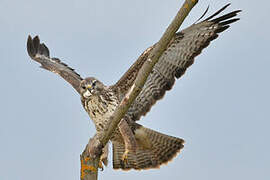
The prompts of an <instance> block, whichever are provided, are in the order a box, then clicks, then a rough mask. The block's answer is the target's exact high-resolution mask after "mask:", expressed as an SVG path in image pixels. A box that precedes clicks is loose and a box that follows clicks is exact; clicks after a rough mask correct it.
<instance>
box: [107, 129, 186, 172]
mask: <svg viewBox="0 0 270 180" xmlns="http://www.w3.org/2000/svg"><path fill="white" fill-rule="evenodd" d="M135 138H136V141H137V148H136V152H129V153H128V156H127V159H126V161H125V163H123V161H122V156H123V153H124V152H125V144H124V143H119V142H116V141H113V142H112V144H113V168H114V169H123V170H129V169H136V170H141V169H152V168H159V166H160V165H162V164H164V163H167V162H168V161H170V160H171V159H173V158H174V157H175V156H176V155H177V153H178V152H179V151H180V150H181V149H182V148H183V147H184V145H183V144H184V140H183V139H180V138H177V137H173V136H168V135H165V134H162V133H159V132H157V131H154V130H151V129H148V128H145V127H143V126H140V127H139V128H138V129H136V130H135Z"/></svg>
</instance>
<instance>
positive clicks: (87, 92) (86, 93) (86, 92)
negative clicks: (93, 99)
mask: <svg viewBox="0 0 270 180" xmlns="http://www.w3.org/2000/svg"><path fill="white" fill-rule="evenodd" d="M91 95H92V94H91V92H89V91H88V90H86V91H85V92H84V93H83V97H85V98H88V97H90V96H91Z"/></svg>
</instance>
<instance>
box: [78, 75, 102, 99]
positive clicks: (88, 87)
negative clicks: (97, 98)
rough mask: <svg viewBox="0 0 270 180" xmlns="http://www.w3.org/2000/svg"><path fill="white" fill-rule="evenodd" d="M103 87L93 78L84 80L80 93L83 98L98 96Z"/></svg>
mask: <svg viewBox="0 0 270 180" xmlns="http://www.w3.org/2000/svg"><path fill="white" fill-rule="evenodd" d="M103 87H104V85H103V84H102V83H101V82H100V81H99V80H97V79H96V78H93V77H88V78H85V79H84V80H82V81H81V84H80V92H81V96H82V97H84V98H90V97H91V96H93V95H99V94H100V92H101V91H102V89H103Z"/></svg>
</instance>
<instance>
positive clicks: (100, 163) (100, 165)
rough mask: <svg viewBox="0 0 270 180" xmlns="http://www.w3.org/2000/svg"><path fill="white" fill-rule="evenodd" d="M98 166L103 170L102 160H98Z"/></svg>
mask: <svg viewBox="0 0 270 180" xmlns="http://www.w3.org/2000/svg"><path fill="white" fill-rule="evenodd" d="M98 168H99V169H100V170H101V171H103V170H104V167H103V163H102V160H100V161H99V163H98Z"/></svg>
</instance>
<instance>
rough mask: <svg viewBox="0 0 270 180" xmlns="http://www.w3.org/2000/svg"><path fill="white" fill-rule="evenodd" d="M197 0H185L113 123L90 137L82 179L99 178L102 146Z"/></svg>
mask: <svg viewBox="0 0 270 180" xmlns="http://www.w3.org/2000/svg"><path fill="white" fill-rule="evenodd" d="M197 2H198V0H185V2H184V4H183V5H182V7H181V9H180V10H179V11H178V13H177V15H176V16H175V18H174V19H173V21H172V23H171V24H170V25H169V27H168V28H167V30H166V31H165V33H164V34H163V36H162V37H161V39H160V40H159V42H158V43H157V44H156V46H155V47H154V49H153V51H152V52H151V54H150V55H149V58H148V59H147V61H146V62H145V63H144V65H143V66H142V68H141V70H140V71H139V73H138V76H137V78H136V80H135V82H134V84H133V86H132V87H131V88H130V90H129V91H128V93H127V94H126V96H125V97H124V98H123V100H122V101H121V103H120V104H119V106H118V107H117V108H116V110H115V112H114V114H113V115H112V116H111V118H110V122H111V123H108V124H107V125H106V127H105V128H104V129H105V130H104V131H103V133H102V134H96V135H95V136H94V138H92V139H90V141H89V146H87V147H86V149H85V150H84V152H83V153H82V155H81V180H96V179H97V174H98V165H99V161H100V155H101V153H102V148H103V147H104V146H105V145H106V144H107V143H108V141H109V139H110V137H111V135H112V133H113V132H114V130H115V128H116V127H117V125H118V124H119V122H120V121H121V119H122V118H123V117H124V115H125V113H126V112H127V110H128V108H129V107H130V105H131V104H132V102H133V101H134V100H135V98H136V97H137V95H138V94H139V93H140V91H141V89H142V87H143V85H144V83H145V81H146V79H147V77H148V75H149V74H150V72H151V71H152V69H153V67H154V65H155V64H156V63H157V62H158V59H159V57H160V56H161V55H162V53H163V52H164V51H165V49H166V48H167V46H168V44H169V43H170V41H171V39H172V38H173V37H174V35H175V33H176V31H177V30H178V29H179V27H180V25H181V24H182V23H183V21H184V19H185V18H186V16H187V15H188V14H189V12H190V11H191V9H192V8H193V7H194V6H195V5H196V4H197ZM88 148H89V149H88Z"/></svg>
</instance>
